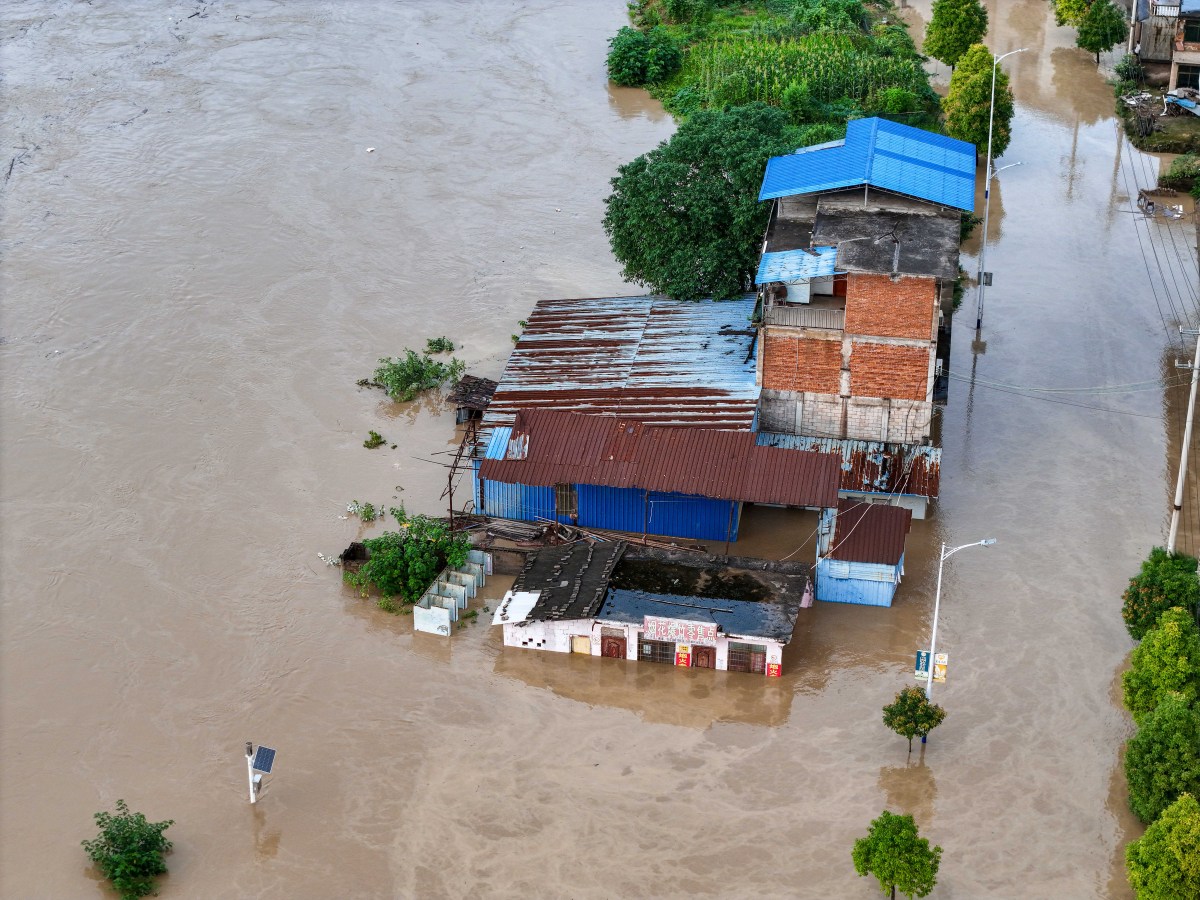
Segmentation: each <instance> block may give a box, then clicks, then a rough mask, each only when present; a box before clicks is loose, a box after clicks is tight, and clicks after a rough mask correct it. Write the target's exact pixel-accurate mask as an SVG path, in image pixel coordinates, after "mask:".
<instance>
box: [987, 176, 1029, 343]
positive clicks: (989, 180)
mask: <svg viewBox="0 0 1200 900" xmlns="http://www.w3.org/2000/svg"><path fill="white" fill-rule="evenodd" d="M1023 165H1025V164H1024V163H1019V162H1015V163H1009V164H1008V165H1007V166H1001V167H1000V168H998V169H997V170H996V171H995V172H989V174H988V177H987V184H986V185H984V188H983V240H982V242H981V243H980V245H979V272H978V277H977V278H976V283H977V284H978V285H979V291H978V293H977V295H976V305H975V331H976V332H978V331H979V330H980V329H981V328H983V290H984V288H985V287H987V279H986V278H985V276H986V275H987V272H986V269H987V239H988V235H987V233H988V217H989V213H990V212H991V210H992V179H993V178H995V177H996V176H997V175H999V174H1000V173H1001V172H1003V171H1004V170H1005V169H1011V168H1012V167H1013V166H1023Z"/></svg>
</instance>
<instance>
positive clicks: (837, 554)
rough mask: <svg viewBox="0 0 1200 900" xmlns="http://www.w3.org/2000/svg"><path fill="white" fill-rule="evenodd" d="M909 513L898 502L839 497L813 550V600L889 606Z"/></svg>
mask: <svg viewBox="0 0 1200 900" xmlns="http://www.w3.org/2000/svg"><path fill="white" fill-rule="evenodd" d="M911 522H912V513H911V512H910V511H909V510H907V509H904V508H903V507H899V506H890V505H887V504H883V503H867V502H862V501H856V500H842V501H841V502H839V503H838V511H837V522H836V525H835V527H834V529H833V536H832V538H830V537H829V536H828V534H826V535H823V536H822V540H821V543H820V544H819V545H818V547H819V552H818V554H817V599H818V600H825V601H829V602H832V603H857V604H861V605H864V606H891V605H892V599H893V598H894V597H895V596H896V589H897V587H899V585H900V579H901V577H902V576H903V575H904V539H905V536H906V535H907V534H908V529H909V525H910V524H911Z"/></svg>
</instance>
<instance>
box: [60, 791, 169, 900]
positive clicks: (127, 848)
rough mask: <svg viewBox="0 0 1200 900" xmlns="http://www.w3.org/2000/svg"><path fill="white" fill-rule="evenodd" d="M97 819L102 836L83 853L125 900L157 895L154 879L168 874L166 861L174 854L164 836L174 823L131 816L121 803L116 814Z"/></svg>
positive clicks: (86, 843) (87, 844)
mask: <svg viewBox="0 0 1200 900" xmlns="http://www.w3.org/2000/svg"><path fill="white" fill-rule="evenodd" d="M93 818H94V819H95V820H96V825H97V826H98V827H99V829H100V834H99V835H97V836H96V837H95V838H93V839H92V840H90V841H83V849H84V850H85V851H86V852H87V855H88V858H89V859H90V860H91V861H92V862H94V863H95V864H96V866H97V867H98V868H99V869H100V871H101V872H103V873H104V877H105V878H107V879H108V880H109V881H111V882H112V885H113V888H114V889H115V890H116V892H117V893H118V894H120V896H121V898H122V900H138V898H139V897H145V896H146V895H147V894H152V893H154V876H155V875H162V874H163V873H165V872H166V871H167V864H166V862H164V860H163V857H164V856H165V855H166V854H167V853H169V852H170V851H171V842H170V841H168V840H167V839H166V838H165V837H163V832H164V831H166V830H167V829H168V828H169V827H171V826H172V825H174V824H175V823H174V821H172V820H170V819H168V820H167V821H165V822H148V821H147V820H146V817H145V816H144V815H142V814H141V813H131V812H130V811H129V807H128V806H127V805H126V804H125V801H124V800H118V801H117V811H116V813H115V814H114V813H110V812H98V813H96V814H95V816H93Z"/></svg>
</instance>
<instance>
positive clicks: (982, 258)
mask: <svg viewBox="0 0 1200 900" xmlns="http://www.w3.org/2000/svg"><path fill="white" fill-rule="evenodd" d="M1028 49H1029V48H1028V47H1021V48H1019V49H1017V50H1010V51H1008V52H1007V53H1003V54H1001V55H1000V56H996V55H995V54H993V55H992V99H991V103H990V104H989V106H988V146H987V181H986V182H985V183H984V185H983V244H982V245H981V247H980V250H979V279H978V282H979V303H978V306H977V308H976V311H975V330H976V331H979V330H980V329H981V328H983V267H984V265H985V263H986V262H987V229H988V208H989V203H988V201H989V200H991V198H992V175H993V173H992V126H993V124H994V123H995V121H996V70H997V69H999V68H1000V60H1002V59H1004V57H1006V56H1012V55H1013V54H1014V53H1024V52H1025V51H1026V50H1028ZM1005 168H1007V166H1006V167H1005Z"/></svg>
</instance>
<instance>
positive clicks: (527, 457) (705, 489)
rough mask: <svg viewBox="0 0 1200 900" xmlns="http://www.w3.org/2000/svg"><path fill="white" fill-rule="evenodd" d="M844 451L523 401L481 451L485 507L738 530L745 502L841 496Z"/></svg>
mask: <svg viewBox="0 0 1200 900" xmlns="http://www.w3.org/2000/svg"><path fill="white" fill-rule="evenodd" d="M838 477H839V468H838V461H837V458H836V457H834V456H832V455H830V454H824V453H815V452H811V451H796V450H781V449H779V448H775V447H760V446H758V444H757V442H756V441H755V438H754V435H753V434H752V433H750V432H747V431H740V432H739V431H723V430H713V429H703V428H672V427H660V426H653V425H646V424H645V423H643V422H635V421H633V420H631V419H626V418H620V417H617V416H588V415H578V414H575V413H565V412H558V411H554V410H524V411H521V412H519V413H517V417H516V422H515V424H514V425H512V426H499V427H496V428H495V429H494V430H493V431H492V434H491V436H490V438H489V440H488V444H487V447H486V449H485V451H484V457H483V458H482V459H478V460H475V461H474V470H473V480H474V492H475V503H476V506H477V509H478V510H479V511H480V512H481V513H483V514H484V515H489V516H497V517H501V518H510V519H521V520H524V521H529V522H537V521H557V522H561V523H564V524H574V525H579V526H580V527H583V528H597V529H603V530H610V531H626V532H630V533H634V534H655V535H665V536H669V537H678V538H690V539H694V540H709V541H726V540H736V539H737V530H738V525H739V524H740V519H741V505H742V503H743V502H753V503H773V504H779V505H784V506H798V507H804V508H817V509H822V508H830V507H833V506H834V505H835V504H836V503H837V482H838Z"/></svg>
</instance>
